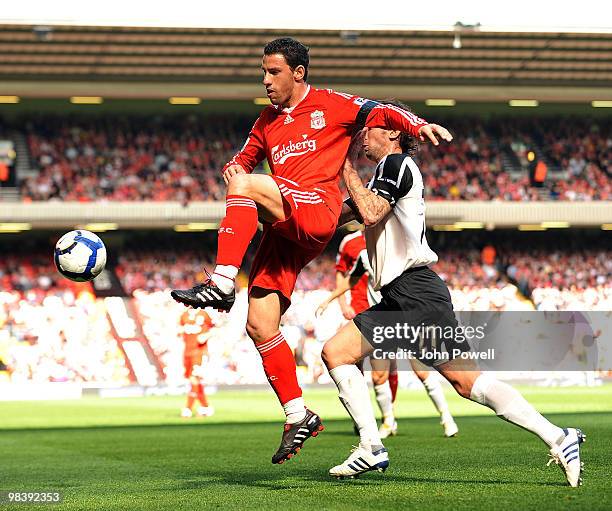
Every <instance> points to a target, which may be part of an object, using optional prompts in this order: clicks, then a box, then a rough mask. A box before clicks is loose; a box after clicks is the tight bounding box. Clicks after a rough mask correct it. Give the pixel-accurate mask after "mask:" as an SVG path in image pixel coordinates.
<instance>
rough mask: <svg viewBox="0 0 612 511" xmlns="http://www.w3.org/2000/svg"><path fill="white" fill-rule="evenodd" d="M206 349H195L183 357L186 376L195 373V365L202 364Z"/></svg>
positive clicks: (188, 376)
mask: <svg viewBox="0 0 612 511" xmlns="http://www.w3.org/2000/svg"><path fill="white" fill-rule="evenodd" d="M203 356H204V350H197V351H193V352H192V353H190V354H186V355H185V356H184V357H183V365H184V366H185V378H190V377H191V374H192V373H193V367H194V366H199V365H201V364H202V357H203Z"/></svg>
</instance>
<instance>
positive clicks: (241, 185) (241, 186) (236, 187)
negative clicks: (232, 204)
mask: <svg viewBox="0 0 612 511" xmlns="http://www.w3.org/2000/svg"><path fill="white" fill-rule="evenodd" d="M251 189H252V187H251V176H250V175H249V174H235V175H233V176H232V177H230V179H229V182H228V187H227V193H228V195H245V196H247V197H248V196H249V194H250V193H251Z"/></svg>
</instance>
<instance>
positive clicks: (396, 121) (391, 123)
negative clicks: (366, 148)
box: [362, 101, 453, 145]
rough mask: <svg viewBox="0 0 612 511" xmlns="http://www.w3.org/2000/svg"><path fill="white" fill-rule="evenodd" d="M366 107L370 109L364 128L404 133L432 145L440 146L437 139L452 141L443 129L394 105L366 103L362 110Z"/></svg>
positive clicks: (450, 136)
mask: <svg viewBox="0 0 612 511" xmlns="http://www.w3.org/2000/svg"><path fill="white" fill-rule="evenodd" d="M368 107H370V111H369V113H368V115H367V118H366V120H365V127H367V128H384V129H390V130H398V131H404V132H406V133H410V134H411V135H412V136H414V137H418V138H419V140H420V141H421V142H425V141H427V140H429V141H430V142H431V143H432V144H433V145H439V144H440V142H439V141H438V138H440V139H441V140H445V141H446V142H450V141H451V140H452V139H453V136H452V135H451V134H450V132H449V131H448V130H447V129H446V128H445V127H443V126H440V125H438V124H430V123H428V122H427V121H426V120H425V119H421V118H420V117H418V116H416V115H415V114H413V113H412V112H408V111H407V110H404V109H402V108H399V107H397V106H395V105H387V104H382V103H376V102H375V101H367V102H366V103H365V104H364V106H363V107H362V108H366V109H367V108H368Z"/></svg>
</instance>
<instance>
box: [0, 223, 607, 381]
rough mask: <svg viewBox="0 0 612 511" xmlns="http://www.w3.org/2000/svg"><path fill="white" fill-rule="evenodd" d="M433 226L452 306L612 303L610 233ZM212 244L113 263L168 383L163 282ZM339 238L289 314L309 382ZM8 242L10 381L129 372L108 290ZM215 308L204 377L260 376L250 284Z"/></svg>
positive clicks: (333, 315) (171, 326) (169, 349)
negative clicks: (535, 234)
mask: <svg viewBox="0 0 612 511" xmlns="http://www.w3.org/2000/svg"><path fill="white" fill-rule="evenodd" d="M431 237H432V245H433V246H434V247H436V250H437V251H438V253H439V255H440V261H439V262H438V263H437V264H436V265H435V267H434V269H435V270H436V271H437V272H438V273H439V274H440V275H441V277H442V278H443V279H444V280H445V281H446V282H447V283H448V285H449V287H450V289H451V294H452V298H453V303H454V305H455V308H456V309H457V310H534V309H540V310H603V311H605V310H612V284H611V283H612V251H611V250H610V248H609V246H608V245H607V244H606V238H605V237H604V236H598V237H596V239H594V240H590V241H588V240H587V239H586V238H584V237H581V236H576V234H575V233H574V236H573V237H572V238H573V241H572V242H568V243H566V244H565V245H564V244H563V241H562V240H558V241H557V242H556V243H555V242H554V241H551V240H553V239H554V238H552V237H547V238H545V239H542V240H540V242H534V241H533V238H531V239H527V238H525V237H524V235H522V234H516V233H515V234H514V236H511V235H509V234H506V235H501V234H499V232H497V233H496V234H495V235H491V236H490V237H489V238H487V237H486V235H484V234H483V235H478V234H475V233H474V234H469V235H466V236H462V237H458V236H457V233H453V234H452V235H451V236H449V233H431ZM519 240H523V241H524V243H521V242H520V241H519ZM337 241H338V240H336V243H337ZM139 244H140V249H139V250H136V249H135V248H134V247H135V246H137V245H139ZM173 246H174V249H173V248H172V247H173ZM521 246H530V248H528V249H527V248H524V249H521V248H520V247H521ZM213 249H214V235H213V234H209V235H203V236H201V238H197V237H196V238H194V240H192V241H189V242H185V243H183V244H180V243H177V242H176V241H174V240H172V239H164V235H156V236H151V240H150V241H149V243H148V244H147V245H145V246H143V245H142V239H135V240H133V241H131V243H128V244H127V247H126V248H125V250H120V251H119V252H120V255H119V257H118V259H117V261H116V264H115V266H114V268H113V271H114V272H115V273H116V274H117V276H118V277H119V278H120V280H121V282H122V285H123V287H124V289H125V290H126V291H127V292H128V294H130V295H131V299H130V300H131V302H132V304H133V306H134V308H135V310H136V311H137V314H136V317H137V318H138V321H139V322H140V326H141V328H142V332H143V334H144V338H145V339H146V342H147V343H148V344H149V346H150V348H151V350H152V352H153V353H154V354H155V357H156V358H157V362H158V364H159V366H160V367H161V371H162V379H163V380H164V381H165V383H166V384H168V385H174V386H178V385H181V384H182V382H183V376H182V366H181V363H182V358H181V357H182V349H183V343H182V342H181V341H180V333H179V330H178V324H179V322H178V319H179V316H180V314H181V312H182V310H183V309H182V307H181V306H180V305H178V304H177V303H176V302H174V301H173V300H171V299H170V297H169V293H168V289H169V287H170V286H171V285H175V284H176V283H177V282H178V283H180V282H191V281H192V280H193V278H194V276H196V278H200V277H203V272H202V267H203V266H202V265H204V266H210V265H211V260H210V259H209V257H210V255H211V254H213V253H214V252H213ZM332 249H333V243H332V247H330V251H328V252H326V253H325V254H324V255H323V256H322V257H321V258H319V259H317V260H315V261H313V262H312V263H311V264H310V265H309V266H308V267H307V268H306V269H305V270H304V271H303V272H302V274H301V275H300V278H299V280H298V285H297V289H296V292H295V294H294V296H293V303H292V306H291V307H290V309H289V311H288V312H287V314H286V316H285V321H284V324H283V331H284V333H285V336H286V338H287V340H288V342H289V343H290V345H291V347H292V348H293V349H294V350H295V352H296V357H297V358H298V362H299V363H300V364H302V367H301V369H300V373H299V374H300V378H301V379H302V380H303V381H304V382H305V383H308V382H316V381H319V379H320V378H322V377H323V376H322V375H323V374H324V372H323V371H322V367H321V365H320V357H319V356H318V355H319V352H320V350H321V346H322V342H323V341H324V340H325V339H327V338H328V337H329V336H330V335H331V334H332V333H334V332H335V330H336V329H337V328H338V327H339V325H340V322H341V315H340V312H339V309H338V308H337V305H336V304H333V306H332V307H330V308H329V310H328V311H327V313H326V314H325V315H324V316H323V317H322V318H320V319H315V316H314V311H315V310H316V307H317V306H318V305H319V304H320V303H321V301H323V299H324V298H325V297H326V296H327V294H328V293H329V290H331V289H332V288H333V286H334V280H333V277H334V257H333V253H334V252H333V250H332ZM11 252H12V255H11V256H10V257H6V258H5V257H3V258H2V259H1V260H0V282H1V283H2V290H1V291H0V354H4V355H2V362H3V363H4V364H5V365H6V366H7V368H8V373H9V375H10V379H11V381H15V382H18V381H26V380H27V381H37V382H40V381H76V382H86V383H96V384H113V385H125V384H128V383H130V382H133V381H134V378H133V375H132V374H131V372H130V367H129V364H128V362H127V359H126V357H125V356H124V353H122V351H121V348H120V346H119V344H118V343H117V342H115V339H114V338H113V335H112V332H111V328H112V325H113V322H112V320H111V319H112V318H111V317H110V314H111V312H110V311H109V303H108V302H107V300H108V299H106V300H105V299H102V298H96V297H95V296H94V290H93V288H92V286H91V284H89V283H85V284H75V283H72V282H70V281H67V280H66V279H63V278H61V277H60V276H59V275H58V274H57V272H56V271H55V269H54V267H53V264H52V262H51V261H50V259H49V257H48V256H47V254H46V253H44V252H39V253H36V252H32V247H28V250H27V252H25V251H24V252H22V253H20V252H19V251H18V250H15V249H14V248H13V249H12V250H11ZM242 282H243V284H244V282H245V279H244V277H243V279H242ZM25 318H27V319H28V321H25ZM213 320H214V322H215V329H216V331H215V333H214V335H213V339H215V341H214V342H211V344H210V346H209V350H210V360H209V362H208V365H207V372H206V379H207V381H208V383H210V384H252V383H265V382H266V380H265V375H264V373H263V371H260V370H259V364H256V363H255V362H256V358H257V356H258V355H257V352H256V351H255V350H254V349H253V346H252V342H251V341H250V340H249V339H248V338H247V337H246V335H245V333H244V328H243V325H244V322H245V320H246V292H245V290H244V288H243V290H242V291H241V292H240V293H239V295H238V300H237V303H236V306H235V307H234V308H233V309H232V311H231V313H230V314H228V315H223V314H214V313H213ZM256 369H257V370H256Z"/></svg>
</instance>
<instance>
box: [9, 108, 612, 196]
mask: <svg viewBox="0 0 612 511" xmlns="http://www.w3.org/2000/svg"><path fill="white" fill-rule="evenodd" d="M437 120H438V119H437ZM252 121H253V119H252V118H250V117H245V116H237V115H234V116H231V115H225V116H223V117H214V116H213V117H210V116H209V117H202V116H195V115H188V116H185V115H172V116H154V117H150V118H143V117H128V116H123V117H113V116H100V117H94V118H87V119H84V118H82V117H81V116H79V117H76V116H75V117H66V116H62V117H54V116H42V117H34V118H23V119H21V120H19V121H16V122H17V125H16V126H15V128H16V129H21V130H24V131H25V132H26V134H27V140H28V147H29V151H30V153H31V160H32V161H33V162H34V164H35V166H36V167H37V168H38V169H39V172H38V174H36V175H35V176H32V177H27V178H25V179H22V180H21V183H20V190H21V197H22V200H24V201H44V200H53V199H56V200H62V201H95V200H109V201H142V200H148V201H166V200H177V201H181V202H188V201H196V200H197V201H202V200H203V201H216V200H221V199H222V198H223V196H224V187H223V185H222V180H221V176H220V173H219V169H220V168H221V167H222V166H223V164H224V163H225V162H226V161H228V160H229V159H230V158H231V156H232V155H233V154H234V153H235V151H236V150H237V149H238V148H239V147H240V146H241V145H242V143H243V141H244V140H245V138H246V135H247V133H248V129H249V127H250V125H251V123H252ZM438 121H440V120H438ZM444 122H445V123H446V124H447V125H448V126H449V127H450V128H451V130H452V131H453V133H454V135H455V140H454V142H453V144H451V145H445V146H441V147H438V148H432V147H430V146H428V145H422V146H421V147H420V149H419V153H418V155H417V157H416V159H417V161H418V162H419V164H420V166H421V170H422V171H423V173H424V175H425V176H426V197H427V198H428V199H435V200H502V201H538V200H569V201H592V200H610V199H611V198H612V180H611V179H610V177H611V176H612V163H611V158H612V157H611V154H612V132H611V130H610V121H609V120H606V119H598V120H595V119H588V118H575V119H574V118H569V119H568V118H541V119H532V118H530V119H521V118H504V117H496V118H492V119H489V120H482V119H479V118H449V119H447V120H444ZM529 151H534V152H535V154H537V155H538V158H540V159H541V161H542V162H544V163H546V164H547V166H548V168H549V170H550V172H549V173H548V176H549V177H548V179H547V180H546V181H545V182H544V183H543V186H542V187H534V186H531V183H530V179H529V173H528V170H527V169H528V167H529V162H528V160H527V153H528V152H529ZM361 171H362V175H363V176H364V178H366V177H367V176H368V175H369V174H370V173H371V164H369V162H367V160H365V159H364V160H362V169H361Z"/></svg>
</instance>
